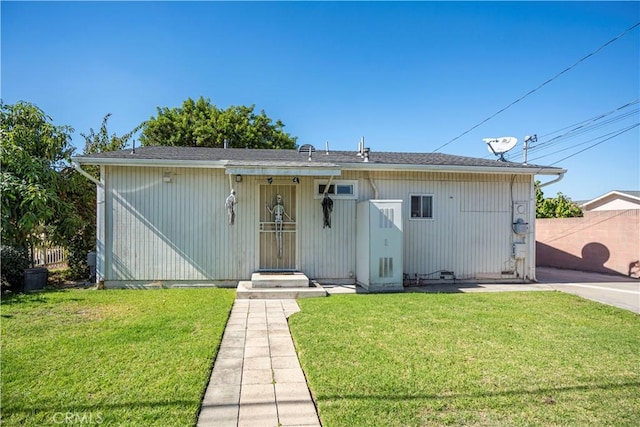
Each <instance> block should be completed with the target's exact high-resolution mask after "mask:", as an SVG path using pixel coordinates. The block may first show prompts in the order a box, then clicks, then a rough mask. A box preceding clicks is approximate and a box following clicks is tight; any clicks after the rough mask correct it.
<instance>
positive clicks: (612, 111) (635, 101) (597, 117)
mask: <svg viewBox="0 0 640 427" xmlns="http://www.w3.org/2000/svg"><path fill="white" fill-rule="evenodd" d="M638 101H640V98H636V99H634V100H633V101H629V102H627V103H626V104H624V105H621V106H620V107H617V108H614V109H613V110H611V111H608V112H606V113H602V114H599V115H597V116H595V117H591V118H589V119H585V120H582V121H581V122H578V123H574V124H572V125H569V126H565V127H563V128H561V129H558V130H554V131H553V132H549V133H545V134H544V135H540V138H544V137H546V136H549V135H553V134H554V133H558V132H562V131H563V130H566V129H569V128H570V127H574V126H579V125H582V124H583V123H587V122H593V121H596V120H598V119H600V118H602V117H604V116H607V115H609V114H612V113H615V112H616V111H620V110H622V109H623V108H627V107H629V106H631V105H634V104H637V103H638Z"/></svg>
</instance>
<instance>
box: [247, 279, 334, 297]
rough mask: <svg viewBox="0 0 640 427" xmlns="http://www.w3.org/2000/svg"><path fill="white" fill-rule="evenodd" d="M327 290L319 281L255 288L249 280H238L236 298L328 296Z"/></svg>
mask: <svg viewBox="0 0 640 427" xmlns="http://www.w3.org/2000/svg"><path fill="white" fill-rule="evenodd" d="M326 296H327V291H326V290H325V289H324V288H323V287H322V286H320V284H319V283H317V282H311V284H309V281H307V284H306V285H305V286H300V287H295V288H294V287H273V288H254V287H253V286H252V285H251V282H249V281H241V282H238V287H237V289H236V299H291V298H293V299H297V298H313V297H326Z"/></svg>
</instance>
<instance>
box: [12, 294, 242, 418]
mask: <svg viewBox="0 0 640 427" xmlns="http://www.w3.org/2000/svg"><path fill="white" fill-rule="evenodd" d="M234 298H235V292H234V290H229V289H172V290H169V289H165V290H153V291H141V290H135V291H131V290H109V291H93V290H67V291H58V292H44V293H39V294H29V295H17V296H15V297H13V298H9V299H5V300H3V301H2V306H1V308H2V312H1V315H2V319H1V323H2V337H1V339H2V341H1V343H2V359H1V362H2V365H1V369H2V371H1V372H2V381H1V390H0V391H1V396H2V402H1V403H2V424H3V425H6V426H18V425H27V426H42V425H98V424H101V425H122V426H133V425H139V426H143V425H144V426H151V425H157V426H173V425H175V426H189V425H194V424H195V422H196V416H197V413H198V409H199V407H200V402H201V399H202V395H203V393H204V389H205V387H206V385H207V381H208V379H209V375H210V371H211V366H212V361H213V358H214V355H215V353H216V351H217V349H218V346H219V344H220V340H221V337H222V332H223V330H224V326H225V324H226V321H227V318H228V316H229V312H230V310H231V306H232V304H233V301H234Z"/></svg>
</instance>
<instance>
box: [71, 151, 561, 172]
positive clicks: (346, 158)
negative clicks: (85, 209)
mask: <svg viewBox="0 0 640 427" xmlns="http://www.w3.org/2000/svg"><path fill="white" fill-rule="evenodd" d="M94 159H95V160H98V162H99V161H100V160H101V159H113V160H117V159H121V160H123V161H124V160H126V161H130V160H134V159H140V160H147V161H153V160H158V161H160V160H162V161H198V162H207V161H210V162H220V161H226V162H228V163H227V165H244V166H247V165H252V166H272V167H273V166H288V165H298V166H300V165H303V164H304V165H307V166H310V165H311V164H313V165H315V166H346V165H353V164H363V163H364V162H363V159H362V157H358V156H357V154H356V152H355V151H330V152H329V154H326V153H325V151H324V150H318V151H315V152H314V153H312V158H311V162H310V161H309V153H308V152H306V151H303V152H298V150H270V149H244V148H228V149H225V148H208V147H167V146H150V147H140V148H136V149H135V153H132V150H131V149H127V150H120V151H112V152H106V153H99V154H92V155H88V156H78V157H76V160H78V161H79V162H81V163H92V160H94ZM364 164H366V163H364ZM368 164H369V165H371V166H372V167H375V166H374V165H407V166H411V165H415V166H430V165H432V166H458V167H465V166H466V167H470V168H474V167H491V168H507V169H509V168H518V169H532V170H535V169H540V168H544V169H547V170H549V169H557V170H558V171H562V169H561V168H550V167H546V166H539V165H523V164H520V163H513V162H499V161H496V160H493V159H481V158H475V157H464V156H455V155H451V154H442V153H395V152H379V151H371V152H370V154H369V162H368Z"/></svg>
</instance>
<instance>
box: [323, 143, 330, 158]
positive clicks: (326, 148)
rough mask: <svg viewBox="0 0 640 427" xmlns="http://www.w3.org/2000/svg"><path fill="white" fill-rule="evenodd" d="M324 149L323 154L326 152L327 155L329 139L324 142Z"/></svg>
mask: <svg viewBox="0 0 640 427" xmlns="http://www.w3.org/2000/svg"><path fill="white" fill-rule="evenodd" d="M324 150H325V153H324V154H326V155H327V156H328V155H329V141H327V142H325V143H324Z"/></svg>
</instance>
